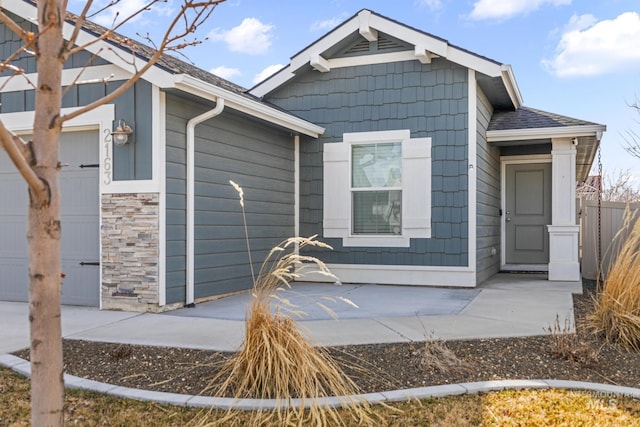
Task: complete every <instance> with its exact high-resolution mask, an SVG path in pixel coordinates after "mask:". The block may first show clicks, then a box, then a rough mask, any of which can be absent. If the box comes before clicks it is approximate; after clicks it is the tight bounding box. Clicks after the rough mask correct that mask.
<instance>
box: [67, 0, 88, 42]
mask: <svg viewBox="0 0 640 427" xmlns="http://www.w3.org/2000/svg"><path fill="white" fill-rule="evenodd" d="M92 4H93V0H89V1H87V2H86V4H85V5H84V8H83V9H82V13H80V15H79V16H78V20H77V21H76V25H75V27H74V28H73V33H72V34H71V37H69V40H68V42H67V46H73V45H75V44H76V40H77V39H78V34H80V30H81V29H82V26H83V25H84V23H85V20H86V19H87V13H89V9H90V8H91V5H92ZM64 10H67V7H66V5H65V8H64Z"/></svg>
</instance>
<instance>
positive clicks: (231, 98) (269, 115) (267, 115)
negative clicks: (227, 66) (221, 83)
mask: <svg viewBox="0 0 640 427" xmlns="http://www.w3.org/2000/svg"><path fill="white" fill-rule="evenodd" d="M174 87H175V88H176V89H180V90H182V91H185V92H188V93H191V94H193V95H197V96H200V97H202V98H205V99H211V100H214V101H215V100H216V99H217V98H223V99H224V100H225V105H226V106H227V107H229V108H233V109H234V110H237V111H241V112H243V113H246V114H249V115H250V116H253V117H256V118H259V119H262V120H265V121H267V122H269V123H273V124H276V125H278V126H282V127H284V128H286V129H289V130H292V131H294V132H300V133H302V134H304V135H308V136H311V137H313V138H318V137H319V136H320V135H322V134H323V133H324V130H325V129H324V128H323V127H321V126H318V125H315V124H313V123H311V122H308V121H306V120H303V119H300V118H298V117H295V116H292V115H290V114H287V113H285V112H282V111H280V110H277V109H275V108H271V107H269V106H267V105H264V104H262V103H260V102H257V101H252V100H251V99H248V98H246V97H244V96H241V95H239V94H237V93H234V92H231V91H228V90H226V89H223V88H220V87H218V86H214V85H212V84H210V83H206V82H203V81H202V80H199V79H196V78H195V77H192V76H189V75H187V74H177V75H176V76H175V86H174Z"/></svg>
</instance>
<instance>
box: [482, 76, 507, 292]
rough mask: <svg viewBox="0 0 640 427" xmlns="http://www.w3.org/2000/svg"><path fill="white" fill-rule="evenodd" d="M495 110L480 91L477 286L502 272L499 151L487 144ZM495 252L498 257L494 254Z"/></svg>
mask: <svg viewBox="0 0 640 427" xmlns="http://www.w3.org/2000/svg"><path fill="white" fill-rule="evenodd" d="M492 114H493V107H492V106H491V104H490V103H489V100H488V99H487V97H486V96H485V95H484V93H483V92H482V90H480V88H478V102H477V134H476V146H477V187H478V190H477V200H476V237H477V240H476V283H478V284H479V283H481V282H483V281H485V280H486V279H488V278H489V277H491V276H492V275H494V274H495V273H497V272H498V271H499V270H500V220H501V216H500V150H499V148H497V147H494V146H492V145H489V144H487V140H486V135H487V126H488V125H489V121H490V120H491V115H492ZM492 250H495V254H493V251H492Z"/></svg>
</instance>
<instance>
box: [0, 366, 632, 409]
mask: <svg viewBox="0 0 640 427" xmlns="http://www.w3.org/2000/svg"><path fill="white" fill-rule="evenodd" d="M0 365H1V366H5V367H7V368H9V369H12V370H13V371H15V372H17V373H19V374H21V375H24V376H26V377H29V376H30V375H31V365H30V363H29V362H28V361H26V360H24V359H21V358H19V357H16V356H13V355H11V354H0ZM64 383H65V386H66V387H68V388H74V389H82V390H91V391H97V392H100V393H104V394H109V395H112V396H118V397H125V398H128V399H137V400H146V401H153V402H158V403H166V404H171V405H177V406H188V407H202V408H215V409H222V410H226V409H230V408H234V409H241V410H257V409H273V408H277V407H280V408H283V407H288V406H294V407H300V405H301V404H302V403H303V402H302V399H291V400H276V399H233V398H228V397H208V396H194V395H188V394H178V393H165V392H158V391H149V390H140V389H135V388H128V387H120V386H116V385H112V384H106V383H101V382H98V381H93V380H87V379H84V378H80V377H76V376H73V375H68V374H65V375H64ZM549 388H558V389H567V390H584V391H591V392H594V393H597V394H598V395H601V396H602V397H616V396H625V397H632V398H635V399H640V389H637V388H633V387H622V386H616V385H611V384H599V383H590V382H583V381H565V380H497V381H480V382H473V383H461V384H446V385H436V386H429V387H419V388H410V389H404V390H391V391H384V392H379V393H367V394H359V395H355V396H342V397H323V398H319V399H314V400H312V401H311V400H307V401H305V402H304V406H305V407H309V406H310V405H311V404H312V403H313V404H316V405H319V406H325V407H340V406H342V405H344V404H347V403H350V402H362V401H366V402H369V403H372V404H375V403H381V402H398V401H406V400H411V399H418V400H420V399H427V398H431V397H445V396H456V395H462V394H476V393H487V392H490V391H499V390H506V389H510V390H521V389H549Z"/></svg>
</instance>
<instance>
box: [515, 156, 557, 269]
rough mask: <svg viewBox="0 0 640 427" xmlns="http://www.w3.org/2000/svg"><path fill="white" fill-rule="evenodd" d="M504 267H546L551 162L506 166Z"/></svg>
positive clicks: (549, 222)
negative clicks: (527, 265) (510, 265)
mask: <svg viewBox="0 0 640 427" xmlns="http://www.w3.org/2000/svg"><path fill="white" fill-rule="evenodd" d="M505 178H506V194H505V208H506V209H505V215H504V216H503V218H504V221H505V223H504V224H505V241H506V253H505V260H506V264H547V263H548V262H549V232H548V230H547V225H549V224H551V163H531V164H508V165H506V177H505Z"/></svg>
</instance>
